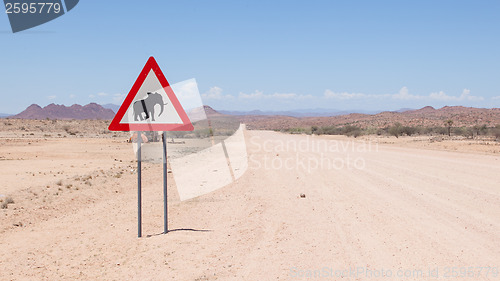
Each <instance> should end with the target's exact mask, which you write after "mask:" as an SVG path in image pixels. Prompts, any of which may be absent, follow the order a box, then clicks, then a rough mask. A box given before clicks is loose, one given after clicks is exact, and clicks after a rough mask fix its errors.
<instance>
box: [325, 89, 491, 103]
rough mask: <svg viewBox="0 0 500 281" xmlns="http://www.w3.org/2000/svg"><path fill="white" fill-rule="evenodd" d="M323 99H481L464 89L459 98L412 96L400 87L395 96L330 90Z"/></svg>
mask: <svg viewBox="0 0 500 281" xmlns="http://www.w3.org/2000/svg"><path fill="white" fill-rule="evenodd" d="M323 96H324V97H325V98H334V99H339V100H350V99H368V98H392V99H396V100H438V101H481V100H484V98H483V97H479V96H472V95H471V94H470V90H469V89H464V90H463V92H462V94H461V95H460V96H450V95H447V94H446V93H445V92H443V91H439V92H434V93H430V94H429V95H426V96H425V95H413V94H410V91H409V90H408V88H407V87H402V88H401V89H400V90H399V92H398V93H397V94H392V95H388V94H382V95H375V94H363V93H347V92H343V93H336V92H333V91H331V90H328V89H327V90H326V91H325V93H324V94H323Z"/></svg>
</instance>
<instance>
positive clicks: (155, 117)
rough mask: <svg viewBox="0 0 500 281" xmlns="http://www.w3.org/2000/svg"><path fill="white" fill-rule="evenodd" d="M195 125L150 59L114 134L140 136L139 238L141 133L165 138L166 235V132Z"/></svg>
mask: <svg viewBox="0 0 500 281" xmlns="http://www.w3.org/2000/svg"><path fill="white" fill-rule="evenodd" d="M193 129H194V128H193V124H191V121H189V118H188V116H187V114H186V112H185V111H184V109H183V108H182V106H181V104H180V103H179V100H178V99H177V97H176V96H175V93H174V91H173V90H172V88H171V87H170V84H168V81H167V78H165V75H163V73H162V72H161V69H160V67H159V66H158V64H157V63H156V61H155V59H154V58H153V57H150V58H149V59H148V61H147V62H146V65H145V66H144V68H143V69H142V71H141V74H139V77H138V78H137V80H136V81H135V83H134V86H132V89H131V90H130V92H129V93H128V95H127V97H126V98H125V100H124V101H123V104H122V105H121V106H120V109H118V112H117V113H116V115H115V117H114V118H113V121H111V124H109V130H110V131H138V133H137V136H138V137H137V236H138V237H142V195H141V194H142V191H141V189H142V178H141V143H142V140H143V139H142V134H141V131H162V132H163V134H162V136H163V206H164V207H163V210H164V215H163V216H164V233H167V232H168V219H167V145H166V141H167V134H166V133H165V131H193Z"/></svg>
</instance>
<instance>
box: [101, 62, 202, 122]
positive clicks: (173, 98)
mask: <svg viewBox="0 0 500 281" xmlns="http://www.w3.org/2000/svg"><path fill="white" fill-rule="evenodd" d="M151 70H153V72H154V73H155V75H156V77H157V78H158V80H159V82H160V84H161V86H162V87H163V88H167V87H169V86H170V84H169V83H168V81H167V78H166V77H165V75H163V72H162V71H161V69H160V66H159V65H158V63H157V62H156V60H155V59H154V57H149V59H148V61H147V62H146V65H145V66H144V68H143V69H142V71H141V73H140V74H139V77H137V80H136V81H135V83H134V85H133V86H132V89H130V92H129V93H128V95H127V97H126V98H125V100H124V101H123V103H122V105H121V106H120V109H118V112H117V113H116V115H115V117H114V118H113V120H112V121H111V123H110V124H109V127H108V129H109V130H110V131H160V132H162V131H193V130H194V127H193V124H191V121H190V120H189V118H188V116H187V114H186V112H185V111H184V109H183V108H182V106H181V104H180V102H179V100H178V99H177V97H176V96H175V93H174V91H173V90H170V91H165V92H166V93H167V96H168V98H169V99H170V101H171V102H172V105H173V106H174V108H175V110H176V111H177V114H179V117H180V118H181V120H182V124H124V123H120V121H121V120H122V118H123V116H124V115H125V113H126V112H127V109H128V108H129V107H130V105H131V104H132V101H134V98H135V96H136V95H137V93H138V92H139V89H140V88H141V86H142V84H143V83H144V80H146V77H147V76H148V74H149V72H150V71H151Z"/></svg>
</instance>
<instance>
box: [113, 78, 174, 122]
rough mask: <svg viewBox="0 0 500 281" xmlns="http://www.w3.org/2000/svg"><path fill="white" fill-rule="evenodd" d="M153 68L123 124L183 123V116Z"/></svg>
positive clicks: (127, 112) (168, 88)
mask: <svg viewBox="0 0 500 281" xmlns="http://www.w3.org/2000/svg"><path fill="white" fill-rule="evenodd" d="M166 91H172V89H171V88H170V87H167V88H163V87H162V85H161V84H160V81H159V80H158V77H156V74H155V73H154V71H153V70H150V71H149V73H148V76H147V77H146V79H145V80H144V83H143V84H142V86H141V87H140V88H139V91H138V92H137V95H136V96H135V97H134V99H133V101H132V103H131V104H130V106H129V108H128V109H127V111H126V112H125V114H124V115H123V118H122V119H121V121H120V123H122V124H182V120H181V117H180V116H179V114H178V113H177V110H175V108H174V105H173V103H172V101H171V100H170V99H169V97H168V95H167V93H166Z"/></svg>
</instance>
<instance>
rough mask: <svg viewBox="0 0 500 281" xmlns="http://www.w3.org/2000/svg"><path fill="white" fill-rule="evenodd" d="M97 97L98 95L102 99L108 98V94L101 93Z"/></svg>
mask: <svg viewBox="0 0 500 281" xmlns="http://www.w3.org/2000/svg"><path fill="white" fill-rule="evenodd" d="M97 95H98V96H101V97H105V96H107V95H108V94H107V93H102V92H101V93H98V94H97Z"/></svg>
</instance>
